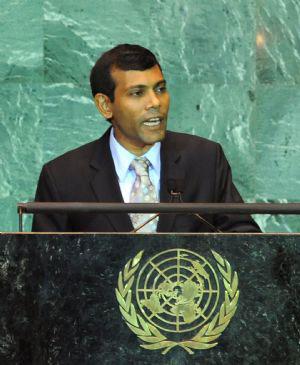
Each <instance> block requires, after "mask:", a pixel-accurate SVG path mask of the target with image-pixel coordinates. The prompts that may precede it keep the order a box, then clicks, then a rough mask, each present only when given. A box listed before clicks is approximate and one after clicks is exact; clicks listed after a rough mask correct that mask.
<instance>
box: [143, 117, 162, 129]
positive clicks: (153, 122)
mask: <svg viewBox="0 0 300 365" xmlns="http://www.w3.org/2000/svg"><path fill="white" fill-rule="evenodd" d="M162 122H163V118H161V117H155V118H149V119H147V120H146V121H145V122H144V123H143V124H144V125H146V126H148V127H155V126H158V125H160V123H162Z"/></svg>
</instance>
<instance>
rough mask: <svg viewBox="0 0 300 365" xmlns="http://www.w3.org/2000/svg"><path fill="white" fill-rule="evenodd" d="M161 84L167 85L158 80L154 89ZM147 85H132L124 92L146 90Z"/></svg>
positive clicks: (164, 81)
mask: <svg viewBox="0 0 300 365" xmlns="http://www.w3.org/2000/svg"><path fill="white" fill-rule="evenodd" d="M160 84H163V85H167V81H166V80H164V79H163V80H160V81H158V82H157V83H156V84H155V85H154V88H155V87H157V86H158V85H160ZM146 87H147V85H143V84H138V85H132V86H129V87H128V88H127V89H126V91H128V90H132V89H146Z"/></svg>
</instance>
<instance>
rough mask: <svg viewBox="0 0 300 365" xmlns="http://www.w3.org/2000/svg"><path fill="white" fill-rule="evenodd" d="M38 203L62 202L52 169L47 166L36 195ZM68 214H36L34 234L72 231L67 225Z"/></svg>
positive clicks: (42, 172)
mask: <svg viewBox="0 0 300 365" xmlns="http://www.w3.org/2000/svg"><path fill="white" fill-rule="evenodd" d="M35 201H36V202H59V201H62V200H61V197H60V196H59V192H58V189H57V186H56V183H55V179H54V177H53V176H52V175H51V171H50V168H49V167H48V166H47V165H45V166H44V167H43V169H42V171H41V174H40V177H39V181H38V185H37V190H36V195H35ZM67 220H68V219H67V214H60V213H59V214H56V213H55V214H43V213H38V214H34V217H33V222H32V232H66V231H70V228H69V227H68V225H67Z"/></svg>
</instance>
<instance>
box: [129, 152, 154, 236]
mask: <svg viewBox="0 0 300 365" xmlns="http://www.w3.org/2000/svg"><path fill="white" fill-rule="evenodd" d="M149 165H150V161H149V160H148V159H147V158H146V157H141V158H136V159H134V160H133V161H132V162H131V164H130V167H129V169H132V170H134V171H135V173H136V178H135V182H134V184H133V186H132V189H131V192H130V203H157V202H158V200H157V196H156V192H155V188H154V186H153V184H152V182H151V180H150V178H149ZM152 216H153V214H151V213H150V214H143V213H131V214H130V218H131V221H132V224H133V227H134V228H137V227H139V226H140V225H141V224H143V223H144V222H146V220H148V219H149V218H150V217H152ZM157 222H158V217H157V218H155V219H153V220H152V221H151V222H150V223H148V224H146V225H145V226H144V227H142V228H141V229H140V230H139V232H141V233H144V232H150V233H151V232H156V227H157Z"/></svg>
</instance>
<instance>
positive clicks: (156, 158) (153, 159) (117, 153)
mask: <svg viewBox="0 0 300 365" xmlns="http://www.w3.org/2000/svg"><path fill="white" fill-rule="evenodd" d="M113 131H114V129H113V128H111V131H110V136H109V147H110V151H111V154H112V158H113V160H114V164H115V169H116V173H117V175H118V178H119V181H121V182H122V181H124V179H125V178H126V175H127V173H128V172H129V166H130V164H131V162H132V160H133V159H135V158H136V157H137V156H136V155H134V154H133V153H131V152H129V151H128V150H126V148H124V147H123V146H122V145H121V144H120V143H119V142H118V141H117V140H116V138H115V136H114V133H113ZM160 147H161V143H160V142H156V143H155V144H154V145H153V146H152V147H151V148H150V149H149V150H148V151H147V152H146V153H145V154H144V155H143V156H141V157H146V158H147V159H148V160H149V161H150V163H151V166H150V169H153V170H154V172H155V173H156V174H157V175H158V176H159V175H160Z"/></svg>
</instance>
